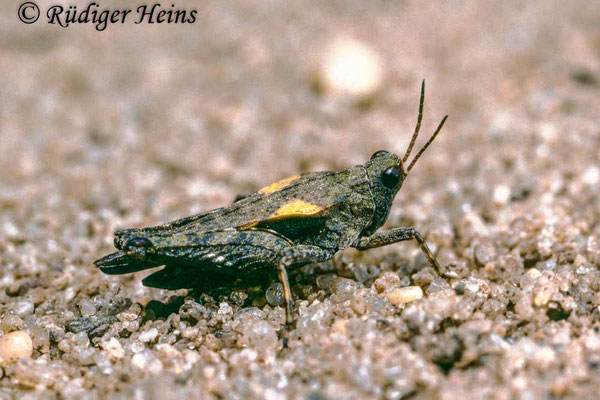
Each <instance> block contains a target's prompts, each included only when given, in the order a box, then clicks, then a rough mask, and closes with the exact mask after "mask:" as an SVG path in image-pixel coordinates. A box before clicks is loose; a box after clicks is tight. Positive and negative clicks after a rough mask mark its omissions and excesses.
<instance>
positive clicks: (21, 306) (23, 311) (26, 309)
mask: <svg viewBox="0 0 600 400" xmlns="http://www.w3.org/2000/svg"><path fill="white" fill-rule="evenodd" d="M33 309H34V305H33V301H32V300H31V299H27V300H22V301H19V302H18V303H17V306H16V307H15V314H17V315H18V316H19V317H26V316H27V315H30V314H33Z"/></svg>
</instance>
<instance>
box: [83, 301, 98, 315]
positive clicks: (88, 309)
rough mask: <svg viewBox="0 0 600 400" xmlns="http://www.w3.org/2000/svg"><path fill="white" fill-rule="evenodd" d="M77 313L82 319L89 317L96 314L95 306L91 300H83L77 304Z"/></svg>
mask: <svg viewBox="0 0 600 400" xmlns="http://www.w3.org/2000/svg"><path fill="white" fill-rule="evenodd" d="M79 311H80V312H81V316H83V317H91V316H92V315H94V314H96V306H95V305H94V303H93V302H92V301H91V300H88V299H84V300H82V301H81V303H79Z"/></svg>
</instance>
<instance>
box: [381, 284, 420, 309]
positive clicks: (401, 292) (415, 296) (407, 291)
mask: <svg viewBox="0 0 600 400" xmlns="http://www.w3.org/2000/svg"><path fill="white" fill-rule="evenodd" d="M422 297H423V289H421V288H420V287H419V286H407V287H403V288H398V289H394V290H391V291H390V292H388V293H387V294H386V295H385V298H386V299H387V300H388V301H389V302H390V303H391V304H393V305H398V304H402V303H410V302H411V301H415V300H419V299H420V298H422Z"/></svg>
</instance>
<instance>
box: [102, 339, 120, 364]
mask: <svg viewBox="0 0 600 400" xmlns="http://www.w3.org/2000/svg"><path fill="white" fill-rule="evenodd" d="M101 346H102V348H103V349H104V350H106V352H107V353H108V357H109V358H110V359H111V360H121V359H123V357H125V350H124V349H123V346H121V343H119V341H118V340H117V339H115V338H114V337H112V338H110V339H109V340H106V341H104V342H102V343H101Z"/></svg>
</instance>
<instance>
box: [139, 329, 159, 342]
mask: <svg viewBox="0 0 600 400" xmlns="http://www.w3.org/2000/svg"><path fill="white" fill-rule="evenodd" d="M157 336H158V329H156V328H150V329H148V330H147V331H144V332H142V333H140V337H139V339H140V340H141V341H142V342H145V343H149V342H152V341H154V339H156V337H157Z"/></svg>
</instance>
